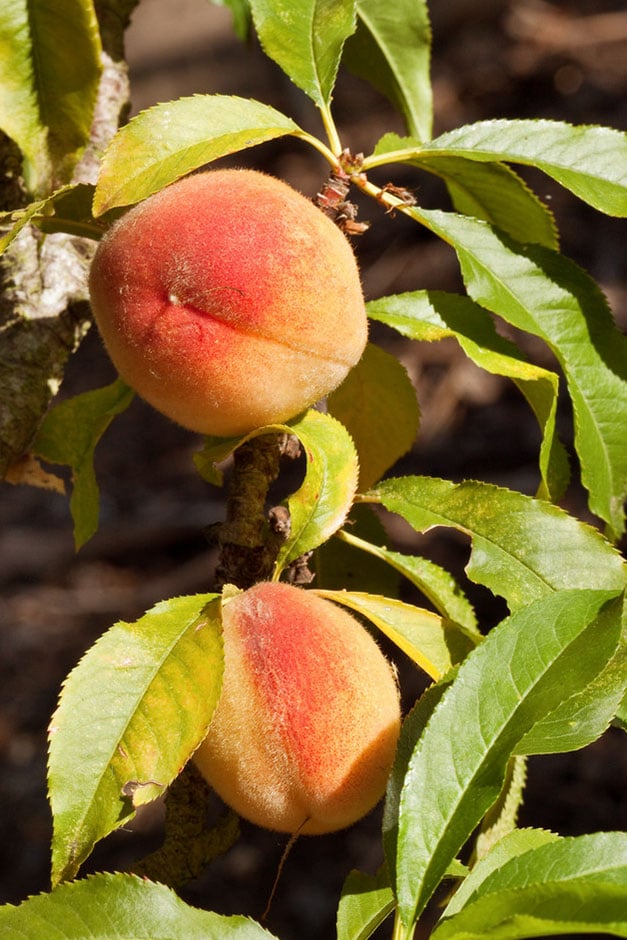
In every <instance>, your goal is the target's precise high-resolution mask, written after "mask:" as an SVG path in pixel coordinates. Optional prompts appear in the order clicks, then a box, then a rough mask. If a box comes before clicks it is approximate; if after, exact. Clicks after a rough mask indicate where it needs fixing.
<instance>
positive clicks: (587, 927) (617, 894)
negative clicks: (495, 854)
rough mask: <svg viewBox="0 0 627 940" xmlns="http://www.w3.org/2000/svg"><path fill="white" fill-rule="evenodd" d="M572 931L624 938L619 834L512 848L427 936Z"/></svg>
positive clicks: (626, 841) (623, 844) (625, 858)
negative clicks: (461, 904) (518, 849)
mask: <svg viewBox="0 0 627 940" xmlns="http://www.w3.org/2000/svg"><path fill="white" fill-rule="evenodd" d="M447 913H448V912H447ZM573 933H586V934H589V933H603V934H608V933H611V934H614V935H616V936H619V937H627V835H625V833H623V832H597V833H594V834H593V835H585V836H578V837H574V838H566V839H555V840H551V841H547V842H545V843H544V844H540V845H537V846H535V847H533V848H530V849H529V850H528V851H526V852H523V853H521V854H518V853H516V854H515V855H514V857H513V858H510V859H509V860H504V861H503V864H502V865H500V866H499V867H498V868H495V869H494V870H493V871H492V872H490V873H489V874H488V875H487V877H486V878H485V879H484V880H483V881H482V882H481V883H480V884H479V886H478V887H477V888H476V890H475V892H474V894H473V895H471V897H470V899H469V900H467V901H466V904H465V905H464V907H462V908H461V910H459V911H458V912H457V913H456V914H454V915H453V916H451V917H447V916H445V917H444V918H443V919H442V920H441V922H440V924H439V925H438V926H437V927H436V929H435V930H434V932H433V934H432V936H433V938H434V940H454V938H460V940H462V938H463V940H472V938H475V937H476V938H480V937H481V938H483V937H488V938H491V940H492V938H493V940H515V938H517V937H520V938H527V937H547V936H553V935H556V934H573Z"/></svg>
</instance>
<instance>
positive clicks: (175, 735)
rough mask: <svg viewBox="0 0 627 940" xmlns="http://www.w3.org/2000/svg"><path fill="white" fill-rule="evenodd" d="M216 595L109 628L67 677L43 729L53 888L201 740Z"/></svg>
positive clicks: (213, 673)
mask: <svg viewBox="0 0 627 940" xmlns="http://www.w3.org/2000/svg"><path fill="white" fill-rule="evenodd" d="M219 605H220V601H219V598H218V596H217V595H215V594H199V595H195V596H192V597H178V598H172V599H171V600H168V601H162V602H161V603H160V604H157V605H156V607H153V609H152V610H150V611H149V612H148V613H146V614H144V616H143V617H140V619H139V620H137V621H136V622H135V623H124V622H120V623H117V624H115V625H114V626H113V627H111V628H110V629H109V630H108V631H107V633H105V634H104V635H103V636H102V637H101V638H100V639H99V640H98V641H97V642H96V643H95V644H94V646H92V647H91V649H90V650H89V651H88V652H87V653H86V655H85V656H84V658H83V659H82V660H81V662H80V663H79V664H78V666H76V668H75V669H74V670H73V671H72V672H71V673H70V675H69V676H68V678H67V679H66V681H65V684H64V687H63V692H62V694H61V698H60V701H59V706H58V708H57V710H56V712H55V714H54V716H53V718H52V721H51V724H50V729H49V733H50V755H49V775H48V787H49V795H50V805H51V808H52V815H53V820H54V837H53V847H52V881H53V884H57V883H58V882H59V881H63V880H66V879H69V878H73V877H74V876H75V875H76V872H77V871H78V868H79V866H80V865H81V863H82V862H83V861H84V860H85V859H86V858H87V856H88V855H89V853H90V852H91V850H92V849H93V847H94V845H95V843H96V842H97V841H98V840H99V839H102V838H104V836H106V835H108V834H109V833H110V832H112V831H113V830H114V829H117V828H119V827H120V826H121V825H123V823H124V822H125V821H126V820H128V819H129V818H131V817H132V816H133V813H134V807H135V806H137V805H139V804H140V803H144V802H149V801H150V800H153V799H155V797H156V796H158V795H159V794H160V793H162V792H163V790H164V789H165V788H166V787H167V786H168V785H169V784H170V783H171V782H172V780H173V779H174V778H175V777H176V776H177V774H178V773H179V772H180V770H181V768H182V767H183V766H184V764H185V763H186V762H187V760H188V758H189V757H190V755H191V754H192V752H193V751H194V750H195V748H196V747H197V746H198V745H199V744H200V742H201V741H202V739H203V737H204V735H205V734H206V731H207V728H208V726H209V722H210V720H211V715H212V714H213V710H214V708H215V705H216V703H217V700H218V697H219V694H220V688H221V678H222V635H221V618H220V606H219Z"/></svg>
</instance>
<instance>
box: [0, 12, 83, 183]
mask: <svg viewBox="0 0 627 940" xmlns="http://www.w3.org/2000/svg"><path fill="white" fill-rule="evenodd" d="M0 49H2V55H0V128H2V130H3V131H4V132H5V133H6V134H7V135H8V136H9V137H11V138H12V139H13V140H14V141H15V143H16V144H17V145H18V147H19V148H20V150H21V151H22V153H23V154H24V177H25V181H26V185H27V187H28V189H29V190H30V191H31V192H32V193H34V194H35V195H37V196H44V195H47V194H48V193H49V192H50V191H51V190H52V189H53V188H54V187H55V186H58V185H59V183H62V182H67V181H68V180H69V179H70V176H71V173H72V170H73V169H74V167H75V165H76V163H77V162H78V160H79V158H80V156H81V153H82V151H83V149H84V148H85V145H86V144H87V142H88V140H89V132H90V128H91V122H92V117H93V113H94V106H95V103H96V95H97V92H98V82H99V79H100V71H101V65H100V54H101V46H100V33H99V30H98V21H97V19H96V14H95V12H94V6H93V3H92V2H91V0H64V7H63V15H62V16H61V15H59V11H58V9H57V8H56V7H55V5H54V4H50V3H49V2H48V0H28V2H26V0H9V2H5V3H3V4H2V5H1V6H0Z"/></svg>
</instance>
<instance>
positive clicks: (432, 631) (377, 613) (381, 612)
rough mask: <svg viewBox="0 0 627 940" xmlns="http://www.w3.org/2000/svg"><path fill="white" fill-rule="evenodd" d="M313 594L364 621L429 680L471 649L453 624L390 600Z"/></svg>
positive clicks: (470, 642) (472, 642) (353, 593)
mask: <svg viewBox="0 0 627 940" xmlns="http://www.w3.org/2000/svg"><path fill="white" fill-rule="evenodd" d="M315 593H316V594H319V595H320V597H326V598H327V599H328V600H330V601H335V603H336V604H342V605H343V606H344V607H350V608H351V610H354V611H356V612H357V613H358V614H361V615H362V616H363V617H366V618H367V619H368V620H370V621H371V622H372V623H373V624H374V625H375V626H376V627H378V629H379V630H381V632H382V633H384V634H385V636H387V637H388V639H390V640H392V642H393V643H395V644H396V645H397V646H398V648H399V649H401V650H402V651H403V652H404V653H405V654H406V655H407V656H409V658H410V659H411V660H413V661H414V662H415V663H416V664H417V665H418V666H420V668H421V669H424V671H425V672H426V673H427V675H429V676H431V678H432V679H436V680H437V679H439V678H440V677H441V676H443V675H444V674H445V673H447V672H448V671H449V669H450V668H451V666H453V665H454V664H455V663H458V662H461V660H462V659H463V658H464V656H466V654H467V653H469V652H470V650H471V649H473V647H474V646H475V639H474V638H472V639H471V638H469V637H468V635H467V634H466V632H465V631H464V630H463V629H462V628H460V627H459V626H457V625H456V624H453V623H451V622H450V621H446V620H443V619H442V617H438V615H437V614H434V613H432V612H431V611H430V610H423V609H422V608H420V607H414V606H413V605H412V604H405V603H404V602H403V601H399V600H395V599H394V598H391V597H378V596H377V595H375V594H365V593H362V592H359V591H325V590H315Z"/></svg>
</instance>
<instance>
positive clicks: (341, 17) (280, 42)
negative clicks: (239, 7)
mask: <svg viewBox="0 0 627 940" xmlns="http://www.w3.org/2000/svg"><path fill="white" fill-rule="evenodd" d="M250 5H251V9H252V14H253V23H254V25H255V30H256V31H257V35H258V36H259V40H260V42H261V45H262V46H263V50H264V52H265V53H266V55H267V56H269V57H270V58H271V59H272V60H273V61H274V62H276V63H277V65H279V66H280V67H281V68H282V69H283V71H284V72H285V73H286V75H288V76H289V78H291V79H292V81H293V82H294V84H295V85H298V87H299V88H301V89H302V90H303V91H304V92H305V93H306V94H307V95H309V97H310V98H311V99H312V101H314V102H315V104H317V105H318V107H320V108H326V107H327V106H328V104H329V102H330V100H331V94H332V92H333V86H334V85H335V78H336V75H337V70H338V66H339V63H340V58H341V55H342V48H343V46H344V42H345V41H346V39H347V37H348V36H350V35H351V33H352V32H354V30H355V0H251V4H250Z"/></svg>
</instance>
